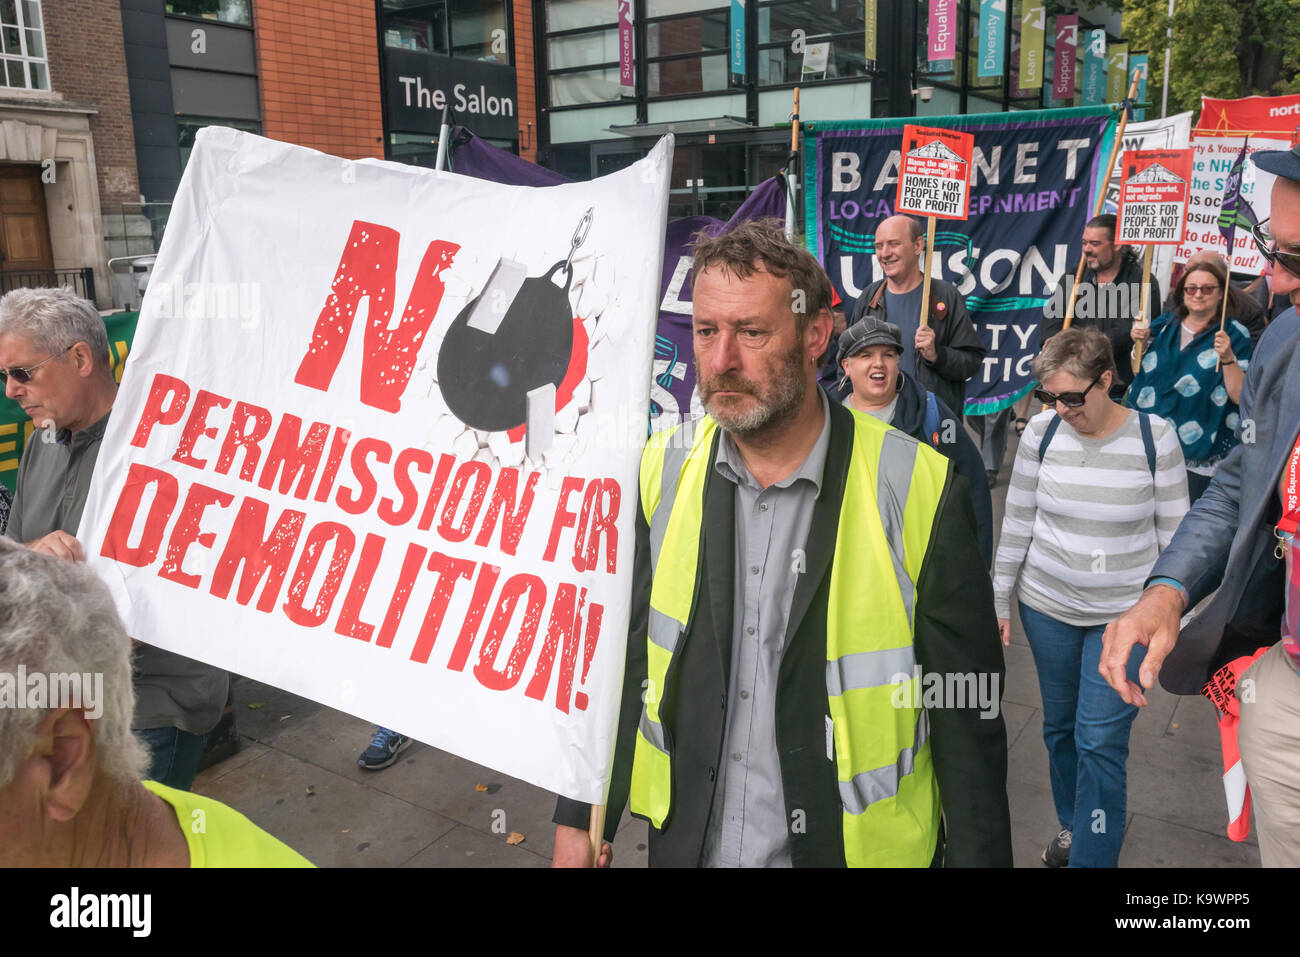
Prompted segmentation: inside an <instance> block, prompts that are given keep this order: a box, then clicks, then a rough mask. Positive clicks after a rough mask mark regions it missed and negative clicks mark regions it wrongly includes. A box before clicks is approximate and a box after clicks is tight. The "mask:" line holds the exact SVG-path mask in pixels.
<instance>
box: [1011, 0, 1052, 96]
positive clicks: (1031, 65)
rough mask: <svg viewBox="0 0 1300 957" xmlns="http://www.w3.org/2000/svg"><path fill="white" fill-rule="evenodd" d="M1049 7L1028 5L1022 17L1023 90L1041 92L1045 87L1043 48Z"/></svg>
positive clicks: (1021, 72)
mask: <svg viewBox="0 0 1300 957" xmlns="http://www.w3.org/2000/svg"><path fill="white" fill-rule="evenodd" d="M1046 28H1047V7H1045V6H1044V5H1043V4H1041V3H1039V4H1026V5H1025V7H1024V13H1022V14H1021V16H1020V76H1019V79H1018V84H1019V88H1020V89H1021V90H1039V89H1042V87H1043V47H1044V44H1045V43H1046V36H1047V33H1046Z"/></svg>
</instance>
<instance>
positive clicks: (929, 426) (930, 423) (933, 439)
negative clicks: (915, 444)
mask: <svg viewBox="0 0 1300 957" xmlns="http://www.w3.org/2000/svg"><path fill="white" fill-rule="evenodd" d="M923 428H924V429H925V440H926V441H927V442H929V443H930V444H931V445H932V446H934V447H935V448H936V449H937V448H939V403H938V400H936V399H935V397H934V393H933V392H929V391H927V392H926V393H925V424H924V426H923Z"/></svg>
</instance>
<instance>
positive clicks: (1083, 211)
mask: <svg viewBox="0 0 1300 957" xmlns="http://www.w3.org/2000/svg"><path fill="white" fill-rule="evenodd" d="M927 123H929V124H930V125H931V126H933V127H940V128H943V129H946V130H949V131H955V132H960V133H967V134H969V135H971V136H972V137H973V138H974V144H973V149H972V152H971V160H970V171H971V176H970V194H969V210H970V219H969V220H967V221H965V222H957V221H945V222H943V223H942V224H941V228H940V230H939V231H938V232H937V233H936V237H935V244H936V254H935V256H934V257H933V261H932V262H930V263H929V264H928V265H927V268H928V269H929V270H930V271H931V274H932V275H933V276H934V277H935V278H937V279H944V280H947V281H949V282H952V283H955V284H956V285H957V288H958V290H959V291H960V292H961V294H962V295H963V296H964V297H965V298H966V305H967V308H968V309H969V310H970V311H971V314H972V318H973V320H974V323H975V328H976V330H977V331H978V332H979V334H980V337H981V339H982V340H983V342H984V344H985V346H987V347H988V349H989V354H988V357H987V358H986V359H985V360H984V366H983V368H982V369H981V370H980V371H979V372H978V373H976V375H975V377H974V378H972V379H971V380H970V381H969V382H968V383H967V386H966V396H967V399H966V409H965V411H967V412H971V413H986V412H996V411H998V410H1000V409H1003V408H1006V407H1007V406H1008V405H1011V404H1012V403H1014V402H1015V401H1016V400H1018V399H1019V398H1020V397H1021V396H1023V395H1025V394H1026V393H1027V392H1028V391H1029V390H1030V389H1031V388H1033V385H1034V382H1033V378H1032V376H1031V374H1030V369H1029V364H1030V360H1032V358H1033V357H1034V356H1035V355H1036V354H1037V353H1038V348H1039V340H1038V326H1039V323H1040V321H1041V319H1042V315H1043V307H1044V305H1045V304H1046V303H1047V301H1048V299H1049V298H1050V297H1051V295H1052V293H1053V291H1054V289H1055V288H1056V286H1057V283H1058V281H1059V280H1060V279H1061V277H1062V276H1063V275H1064V274H1065V272H1066V271H1067V269H1069V268H1070V267H1071V266H1073V264H1074V263H1075V262H1076V261H1077V259H1078V256H1079V249H1080V242H1081V237H1082V234H1083V225H1084V223H1085V222H1086V221H1087V219H1088V217H1089V215H1090V214H1091V206H1090V204H1089V199H1090V195H1091V193H1092V188H1093V184H1094V182H1096V180H1097V177H1098V176H1099V174H1101V167H1103V166H1104V165H1105V159H1104V157H1105V151H1106V150H1108V149H1109V147H1110V142H1111V141H1113V139H1114V130H1115V112H1114V111H1113V110H1111V109H1109V108H1106V107H1100V108H1095V107H1094V108H1082V107H1081V108H1073V109H1066V110H1039V111H1026V112H1023V113H1014V114H993V115H989V114H985V115H976V116H952V117H932V118H927ZM905 125H907V123H906V121H905V120H902V119H899V120H874V121H868V122H865V123H853V124H848V123H818V124H816V129H815V130H811V131H809V133H808V134H807V135H806V138H805V146H806V151H807V155H808V162H807V163H806V168H805V184H804V185H805V197H806V203H807V222H808V224H809V226H808V231H807V243H808V248H809V249H810V250H812V251H813V253H814V254H816V255H817V257H818V259H820V260H821V262H822V264H823V265H824V266H825V267H826V271H827V273H828V274H829V275H830V277H831V284H832V285H833V286H834V287H835V290H836V291H837V292H838V293H839V295H840V296H841V297H842V298H843V299H844V303H845V311H846V312H851V310H852V306H853V301H854V300H855V299H856V298H857V297H858V296H859V295H860V294H861V292H862V290H863V289H865V288H866V287H867V286H868V285H869V284H870V283H871V282H872V281H873V280H875V279H879V278H881V276H882V273H881V271H880V266H879V263H878V262H877V261H876V259H875V256H874V251H875V240H874V237H875V230H876V226H877V225H878V224H879V223H880V221H881V220H882V219H884V218H885V217H887V216H890V215H892V214H893V213H894V212H895V209H896V201H897V193H898V186H899V178H900V167H901V165H902V163H903V155H902V154H903V151H902V150H901V149H900V134H901V132H902V128H903V127H904V126H905Z"/></svg>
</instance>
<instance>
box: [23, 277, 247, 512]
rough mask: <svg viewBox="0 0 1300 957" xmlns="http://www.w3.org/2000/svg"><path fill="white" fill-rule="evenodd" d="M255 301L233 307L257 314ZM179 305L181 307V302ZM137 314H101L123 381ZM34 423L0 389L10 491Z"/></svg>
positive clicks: (115, 372) (116, 373)
mask: <svg viewBox="0 0 1300 957" xmlns="http://www.w3.org/2000/svg"><path fill="white" fill-rule="evenodd" d="M258 305H259V304H258V303H256V302H254V301H252V300H250V299H249V298H248V297H247V295H246V296H245V300H244V302H242V303H240V302H239V301H238V299H237V298H236V300H235V308H237V309H242V310H243V312H244V314H245V315H248V316H252V315H256V314H257V310H258ZM181 308H184V305H183V304H182V306H181ZM138 316H139V313H136V312H116V313H113V314H112V315H108V316H105V317H104V330H105V331H106V332H107V333H108V349H109V352H110V353H111V354H112V359H113V378H114V379H116V380H117V381H118V382H121V381H122V370H123V369H124V368H125V365H126V356H127V353H128V352H129V351H130V349H131V340H132V338H133V337H134V336H135V322H136V318H137V317H138ZM37 426H38V423H36V422H33V421H32V420H31V419H29V418H28V417H27V413H26V412H24V411H23V407H22V406H21V405H19V404H18V403H17V402H15V401H14V400H13V399H11V398H9V397H8V396H6V395H4V394H3V393H2V392H0V485H3V486H5V487H6V488H7V489H9V491H11V492H13V491H16V490H17V483H18V462H19V460H20V459H21V458H22V454H23V449H24V448H25V447H26V445H27V442H28V441H29V440H30V439H31V436H32V433H33V432H34V431H35V430H36V428H37ZM43 434H47V435H48V434H49V433H48V432H47V433H43Z"/></svg>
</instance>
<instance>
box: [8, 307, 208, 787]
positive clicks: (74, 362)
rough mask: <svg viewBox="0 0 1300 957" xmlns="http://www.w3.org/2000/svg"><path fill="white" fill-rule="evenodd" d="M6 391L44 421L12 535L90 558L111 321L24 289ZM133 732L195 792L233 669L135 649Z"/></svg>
mask: <svg viewBox="0 0 1300 957" xmlns="http://www.w3.org/2000/svg"><path fill="white" fill-rule="evenodd" d="M0 377H2V378H3V379H4V388H5V395H6V396H8V397H9V398H10V399H13V400H14V401H15V402H17V403H18V404H19V405H20V406H22V409H23V411H24V412H26V413H27V414H28V415H29V416H30V417H31V419H32V422H33V423H34V424H35V425H36V428H37V431H35V432H33V433H32V435H31V437H30V438H29V439H28V440H27V444H26V446H25V448H24V449H23V457H22V460H21V462H20V463H19V465H18V482H17V489H16V490H15V492H16V494H15V496H14V503H13V510H12V512H11V514H10V516H9V526H8V528H7V529H6V530H5V533H6V534H7V535H8V537H9V538H12V539H14V540H15V541H18V542H23V543H25V544H26V545H27V546H28V547H29V548H31V549H32V550H33V551H38V552H43V553H45V554H47V555H52V556H54V557H55V558H60V559H63V560H65V561H82V560H84V557H85V556H84V555H83V554H82V549H81V544H80V543H79V542H78V541H77V538H76V534H77V526H78V525H79V524H80V523H81V512H82V509H83V507H84V506H85V504H86V493H87V492H88V491H89V490H90V477H91V475H92V473H93V472H94V470H95V460H96V458H98V456H99V446H100V442H101V441H102V440H103V437H104V429H105V428H106V427H107V426H108V417H109V413H110V412H111V411H112V409H113V400H114V399H116V398H117V382H116V381H115V380H114V378H113V366H112V363H111V359H110V353H109V347H108V334H107V332H106V331H105V329H104V321H103V320H102V319H101V318H100V316H99V313H98V312H97V311H96V309H95V307H94V305H93V304H91V303H90V302H87V301H86V300H84V299H81V298H79V297H77V296H76V294H74V293H73V292H72V291H71V290H68V289H15V290H13V291H12V292H9V293H7V294H5V296H4V297H3V298H0ZM134 664H135V692H136V698H137V706H136V710H135V725H134V730H135V731H136V733H137V734H138V735H139V736H140V737H141V738H142V739H143V740H144V741H145V743H146V744H147V745H148V746H149V749H150V755H151V759H152V766H151V768H150V772H149V775H148V776H149V777H150V778H151V779H152V780H156V781H159V782H161V783H162V784H166V785H168V786H170V787H177V788H181V789H184V790H188V789H189V786H190V784H191V783H193V780H194V774H195V772H196V771H197V769H198V764H199V760H200V758H201V757H202V756H203V746H204V743H205V741H206V738H207V734H208V732H210V731H211V730H212V729H213V728H214V727H215V726H216V724H217V721H218V720H219V719H220V717H221V711H222V709H223V708H224V706H225V703H226V692H227V689H228V686H229V679H228V677H227V675H226V673H225V672H224V671H221V670H219V669H216V668H213V667H211V666H209V665H205V664H201V663H199V662H197V661H192V660H190V659H189V658H183V657H181V656H180V655H175V654H172V653H171V652H168V651H163V650H161V649H159V648H154V647H151V646H148V645H141V646H140V647H139V648H138V649H137V651H136V654H135V662H134Z"/></svg>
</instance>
